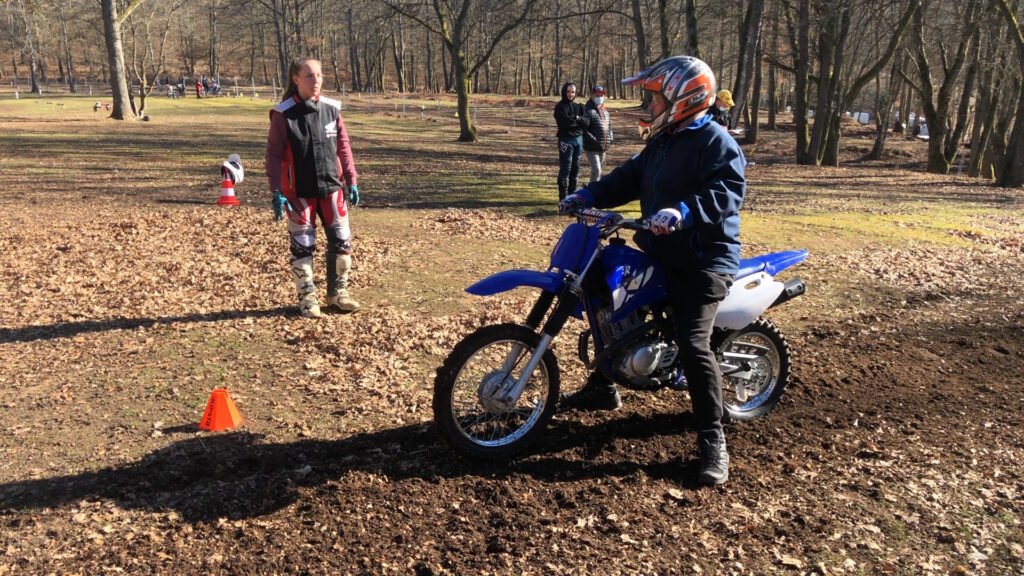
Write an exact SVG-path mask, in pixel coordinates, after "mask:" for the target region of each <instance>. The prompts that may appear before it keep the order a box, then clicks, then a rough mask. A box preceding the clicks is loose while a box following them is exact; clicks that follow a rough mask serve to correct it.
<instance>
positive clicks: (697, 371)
mask: <svg viewBox="0 0 1024 576" xmlns="http://www.w3.org/2000/svg"><path fill="white" fill-rule="evenodd" d="M665 272H666V274H665V276H666V280H667V282H668V290H669V298H670V300H671V302H672V312H673V319H674V320H675V328H676V346H678V347H679V356H680V362H681V363H682V365H683V374H684V375H685V376H686V382H687V385H688V387H689V390H690V399H691V400H692V401H693V416H694V420H695V423H696V427H697V434H698V436H699V437H702V438H703V437H711V436H719V437H721V434H722V411H723V408H722V373H721V370H719V369H718V360H716V359H715V355H714V353H713V352H712V351H711V330H712V328H713V327H714V322H715V313H716V312H717V311H718V303H719V302H721V301H722V299H723V298H725V294H726V292H727V291H728V290H729V286H731V285H732V277H731V276H728V275H725V274H716V273H714V272H708V271H705V270H694V269H689V270H687V269H680V268H666V269H665Z"/></svg>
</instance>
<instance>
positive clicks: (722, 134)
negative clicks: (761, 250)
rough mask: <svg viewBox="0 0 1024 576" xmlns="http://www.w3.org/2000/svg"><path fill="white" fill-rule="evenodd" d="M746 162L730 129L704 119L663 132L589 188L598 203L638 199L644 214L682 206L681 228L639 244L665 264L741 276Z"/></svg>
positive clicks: (641, 237)
mask: <svg viewBox="0 0 1024 576" xmlns="http://www.w3.org/2000/svg"><path fill="white" fill-rule="evenodd" d="M702 120H703V119H702ZM698 122H700V121H698ZM698 126H699V127H698ZM746 164H747V161H746V159H745V158H744V157H743V152H742V151H741V150H740V147H739V144H737V143H736V140H735V139H733V137H732V136H730V135H729V133H728V132H726V130H725V128H723V127H722V126H720V125H718V124H717V123H715V122H710V121H707V120H704V123H703V125H700V124H698V125H697V126H695V127H694V128H684V129H682V130H678V131H676V132H675V133H673V134H669V133H667V132H666V133H662V134H661V135H659V136H658V137H656V138H655V139H654V140H652V141H650V142H649V143H648V144H647V146H646V147H645V148H644V149H643V150H642V151H641V152H640V153H639V154H637V155H636V156H633V157H632V158H630V159H629V160H627V161H626V162H625V163H624V164H623V165H621V166H619V167H618V168H616V169H615V170H613V171H612V172H611V173H610V174H608V175H606V176H604V177H603V178H601V179H600V180H598V181H597V182H591V183H590V184H587V187H586V190H587V191H588V192H589V195H590V196H591V197H592V198H591V200H593V202H594V206H595V207H597V208H613V207H616V206H621V205H622V204H626V203H628V202H631V201H633V200H640V210H641V212H642V213H643V215H644V216H645V217H650V216H651V215H653V214H654V213H655V212H657V211H658V210H661V209H662V208H676V209H678V210H679V211H680V212H681V213H682V214H683V215H684V218H683V226H684V227H683V229H682V230H677V231H676V232H673V233H672V234H668V235H666V236H654V235H653V234H651V233H650V232H638V233H637V235H636V237H635V238H634V240H635V241H636V243H637V245H638V246H640V248H642V249H643V250H644V251H645V252H647V253H648V254H650V255H651V257H653V258H654V259H655V260H657V261H658V262H659V263H660V264H662V265H663V266H667V267H673V268H694V267H698V268H701V269H704V270H708V271H710V272H717V273H719V274H733V275H735V274H736V272H737V270H738V269H739V261H740V239H739V234H740V215H739V210H740V206H742V205H743V195H744V194H745V193H746V188H747V184H746V178H745V177H744V174H743V173H744V169H745V167H746Z"/></svg>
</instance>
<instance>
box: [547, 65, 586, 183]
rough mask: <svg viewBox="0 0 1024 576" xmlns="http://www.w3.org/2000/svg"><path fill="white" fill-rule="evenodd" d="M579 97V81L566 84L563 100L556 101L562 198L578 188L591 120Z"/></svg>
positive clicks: (563, 90) (559, 176)
mask: <svg viewBox="0 0 1024 576" xmlns="http://www.w3.org/2000/svg"><path fill="white" fill-rule="evenodd" d="M575 99H576V84H575V83H574V82H566V83H565V84H563V85H562V99H561V100H559V101H558V104H555V123H556V124H557V125H558V199H559V200H562V199H563V198H565V197H566V195H567V194H569V193H571V192H573V191H575V190H576V183H577V180H578V178H579V175H580V156H581V154H582V152H583V131H584V130H586V128H587V126H588V125H589V124H590V121H589V120H588V118H587V110H586V108H584V107H583V104H577V103H576V102H573V100H575Z"/></svg>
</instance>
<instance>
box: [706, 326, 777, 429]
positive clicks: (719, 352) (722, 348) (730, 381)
mask: <svg viewBox="0 0 1024 576" xmlns="http://www.w3.org/2000/svg"><path fill="white" fill-rule="evenodd" d="M711 348H712V350H714V351H715V357H716V358H717V359H718V362H719V364H722V363H729V362H730V359H728V358H726V356H725V354H726V353H727V352H729V353H736V354H746V355H752V356H756V358H755V359H750V360H747V362H748V364H749V365H750V370H746V371H743V372H741V373H739V374H737V375H734V376H726V375H723V376H722V405H723V407H724V408H725V417H726V418H727V419H731V420H754V419H756V418H760V417H761V416H764V415H765V414H767V413H768V412H769V411H770V410H771V409H772V408H774V407H775V405H776V404H778V402H779V400H780V399H782V393H783V392H785V390H786V386H787V385H788V384H789V366H790V351H789V344H788V343H787V342H786V338H785V337H784V336H783V335H782V332H780V331H779V329H778V328H777V327H776V326H775V324H772V323H771V321H770V320H767V319H765V318H760V319H758V320H757V321H755V322H753V323H752V324H750V325H748V326H746V327H744V328H741V329H739V330H735V331H731V332H717V333H715V334H714V335H713V336H712V341H711ZM733 362H735V361H734V360H733Z"/></svg>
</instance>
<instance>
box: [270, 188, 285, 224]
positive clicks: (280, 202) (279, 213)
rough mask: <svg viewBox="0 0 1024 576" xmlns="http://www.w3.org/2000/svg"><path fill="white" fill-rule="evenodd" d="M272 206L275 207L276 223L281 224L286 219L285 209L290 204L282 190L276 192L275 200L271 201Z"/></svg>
mask: <svg viewBox="0 0 1024 576" xmlns="http://www.w3.org/2000/svg"><path fill="white" fill-rule="evenodd" d="M270 204H271V206H273V207H274V221H275V222H280V221H281V219H282V218H284V207H285V205H286V204H288V199H287V198H285V197H284V194H282V193H281V191H280V190H274V199H273V200H271V202H270Z"/></svg>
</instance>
